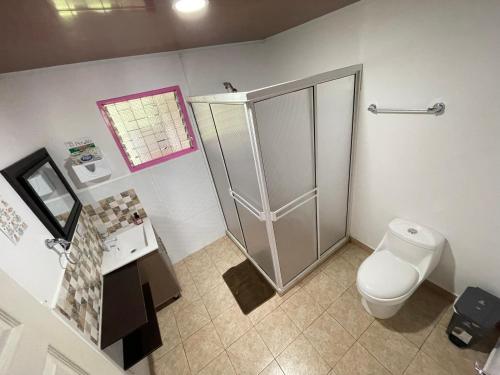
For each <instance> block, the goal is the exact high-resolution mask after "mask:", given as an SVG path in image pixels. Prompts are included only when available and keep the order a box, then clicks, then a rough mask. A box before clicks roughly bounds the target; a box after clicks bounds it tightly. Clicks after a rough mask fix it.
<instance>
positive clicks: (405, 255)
mask: <svg viewBox="0 0 500 375" xmlns="http://www.w3.org/2000/svg"><path fill="white" fill-rule="evenodd" d="M444 240H445V239H444V237H443V235H442V234H441V233H439V232H437V231H435V230H434V229H431V228H427V227H424V226H422V225H419V224H416V223H412V222H410V221H407V220H403V219H394V220H392V221H391V222H390V223H389V230H388V231H387V235H386V236H385V241H384V242H385V244H384V245H385V246H384V247H386V248H388V249H389V250H390V251H391V252H392V253H394V254H395V255H396V256H397V257H399V258H401V259H403V260H405V261H407V262H409V263H411V264H413V265H414V266H416V267H419V266H421V265H422V263H423V262H425V263H426V264H428V265H429V263H430V264H431V265H432V263H435V262H438V261H439V259H440V257H441V252H442V251H443V246H444ZM426 268H427V267H426ZM432 268H433V267H432Z"/></svg>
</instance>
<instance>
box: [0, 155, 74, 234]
mask: <svg viewBox="0 0 500 375" xmlns="http://www.w3.org/2000/svg"><path fill="white" fill-rule="evenodd" d="M2 175H3V176H4V177H5V179H6V180H7V181H8V182H9V183H10V184H11V185H12V187H13V188H14V190H16V192H17V193H18V194H19V196H20V197H21V198H22V199H23V200H24V201H25V202H26V204H27V205H28V206H29V207H30V208H31V210H32V211H33V213H34V214H35V215H36V216H38V218H39V219H40V221H41V222H42V223H43V224H44V225H45V227H46V228H47V229H48V230H49V232H50V233H52V235H53V236H54V238H64V239H65V240H67V241H71V239H72V238H73V234H74V232H75V229H76V225H77V223H78V218H79V216H80V212H81V210H82V204H81V203H80V200H79V199H78V197H77V196H76V194H75V193H74V191H73V189H71V186H70V185H69V184H68V181H66V179H65V178H64V176H63V175H62V173H61V171H60V170H59V168H57V166H56V164H55V163H54V161H53V160H52V158H51V157H50V155H49V153H48V152H47V150H46V149H45V148H42V149H40V150H38V151H36V152H34V153H33V154H31V155H28V156H27V157H25V158H23V159H21V160H19V161H18V162H16V163H14V164H12V165H11V166H9V167H7V168H5V169H4V170H3V171H2Z"/></svg>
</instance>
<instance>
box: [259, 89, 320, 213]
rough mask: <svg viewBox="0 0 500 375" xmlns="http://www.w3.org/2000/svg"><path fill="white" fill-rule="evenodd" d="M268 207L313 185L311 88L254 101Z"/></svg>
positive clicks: (295, 195) (291, 198)
mask: <svg viewBox="0 0 500 375" xmlns="http://www.w3.org/2000/svg"><path fill="white" fill-rule="evenodd" d="M255 112H256V115H257V129H258V133H259V142H260V146H261V152H262V159H263V163H264V172H265V175H266V181H267V191H268V194H269V204H270V205H271V211H275V210H277V209H278V208H280V207H282V206H284V205H285V204H287V203H289V202H290V201H292V200H294V199H295V198H297V197H298V196H300V195H302V194H304V193H307V192H308V191H311V190H312V189H314V187H315V177H314V115H313V90H312V89H311V88H308V89H304V90H300V91H295V92H291V93H288V94H285V95H280V96H276V97H274V98H271V99H267V100H263V101H261V102H257V103H256V104H255Z"/></svg>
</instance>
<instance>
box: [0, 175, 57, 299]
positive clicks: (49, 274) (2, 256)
mask: <svg viewBox="0 0 500 375" xmlns="http://www.w3.org/2000/svg"><path fill="white" fill-rule="evenodd" d="M0 197H1V198H3V199H4V200H5V201H6V202H8V203H9V205H10V206H11V207H12V208H13V209H14V210H15V211H16V212H17V213H18V214H19V215H20V216H21V217H22V218H23V219H24V222H25V223H26V224H28V228H27V230H26V231H25V232H24V235H23V236H22V237H21V240H20V241H19V242H18V243H17V244H13V243H12V242H11V241H10V240H9V239H8V238H7V237H6V236H4V235H3V233H2V232H0V267H1V268H2V270H3V271H5V272H6V273H7V274H8V275H9V276H10V277H11V278H12V279H14V280H16V282H17V283H18V284H19V285H21V286H22V287H23V288H24V289H26V290H27V291H29V292H30V293H31V295H32V296H33V297H35V298H36V299H37V300H38V301H39V302H40V303H43V304H45V305H47V306H52V305H53V304H54V302H55V298H56V296H57V290H58V287H59V284H60V282H61V280H62V276H63V273H64V269H63V268H62V265H61V264H60V263H59V256H58V255H57V254H56V253H55V252H54V251H52V250H49V249H48V248H47V247H45V243H44V241H45V239H47V238H52V235H51V234H50V232H49V231H48V230H47V229H46V228H45V226H44V225H43V224H42V223H41V222H40V220H38V218H37V217H36V216H35V214H33V212H32V211H31V209H30V208H29V207H28V206H27V205H26V204H25V203H24V201H23V200H22V199H21V198H20V197H19V195H17V193H16V192H15V190H14V189H13V188H12V187H11V186H10V184H9V183H8V182H7V181H6V180H5V178H4V177H3V176H0Z"/></svg>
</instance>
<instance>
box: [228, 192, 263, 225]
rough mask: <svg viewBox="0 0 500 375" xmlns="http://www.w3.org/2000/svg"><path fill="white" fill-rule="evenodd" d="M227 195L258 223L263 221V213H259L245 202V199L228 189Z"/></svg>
mask: <svg viewBox="0 0 500 375" xmlns="http://www.w3.org/2000/svg"><path fill="white" fill-rule="evenodd" d="M229 195H230V196H231V197H232V198H233V199H234V200H235V201H236V202H238V203H239V204H241V205H242V206H243V207H244V208H246V209H247V210H248V211H250V213H251V214H252V215H254V216H255V217H256V218H257V219H259V220H260V221H265V220H266V216H265V214H264V212H262V211H259V210H258V209H257V208H256V207H254V206H253V205H252V204H251V203H250V202H249V201H247V200H246V199H245V198H243V197H242V196H241V195H239V194H238V193H237V192H235V191H234V190H232V189H229Z"/></svg>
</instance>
